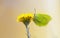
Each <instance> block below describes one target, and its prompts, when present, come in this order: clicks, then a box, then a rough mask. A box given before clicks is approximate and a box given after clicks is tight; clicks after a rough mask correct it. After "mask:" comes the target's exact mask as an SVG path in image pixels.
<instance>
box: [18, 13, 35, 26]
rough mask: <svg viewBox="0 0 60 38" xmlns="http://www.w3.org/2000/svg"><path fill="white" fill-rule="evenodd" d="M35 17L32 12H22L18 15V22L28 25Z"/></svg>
mask: <svg viewBox="0 0 60 38" xmlns="http://www.w3.org/2000/svg"><path fill="white" fill-rule="evenodd" d="M33 18H34V14H32V13H27V14H20V15H19V16H18V17H17V22H23V23H24V24H25V25H28V24H29V23H30V22H31V20H32V19H33Z"/></svg>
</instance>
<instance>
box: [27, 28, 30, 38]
mask: <svg viewBox="0 0 60 38" xmlns="http://www.w3.org/2000/svg"><path fill="white" fill-rule="evenodd" d="M26 32H27V37H28V38H30V33H29V28H28V27H26Z"/></svg>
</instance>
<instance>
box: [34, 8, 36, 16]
mask: <svg viewBox="0 0 60 38" xmlns="http://www.w3.org/2000/svg"><path fill="white" fill-rule="evenodd" d="M35 15H36V9H35V8H34V16H35Z"/></svg>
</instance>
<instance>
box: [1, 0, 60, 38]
mask: <svg viewBox="0 0 60 38" xmlns="http://www.w3.org/2000/svg"><path fill="white" fill-rule="evenodd" d="M59 2H60V1H59V0H0V38H27V34H26V28H25V26H24V24H23V23H17V22H16V17H17V16H18V15H19V14H21V13H28V12H33V13H34V8H36V10H37V13H45V14H48V15H50V16H51V17H52V20H51V21H50V22H49V24H47V26H45V27H38V26H36V25H35V24H34V22H31V23H30V25H29V28H30V34H31V38H60V7H59V6H60V3H59Z"/></svg>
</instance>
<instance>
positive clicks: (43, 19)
mask: <svg viewBox="0 0 60 38" xmlns="http://www.w3.org/2000/svg"><path fill="white" fill-rule="evenodd" d="M50 20H51V17H50V16H49V15H47V14H35V16H34V19H33V21H34V22H35V24H36V25H38V26H46V24H48V22H49V21H50Z"/></svg>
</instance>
